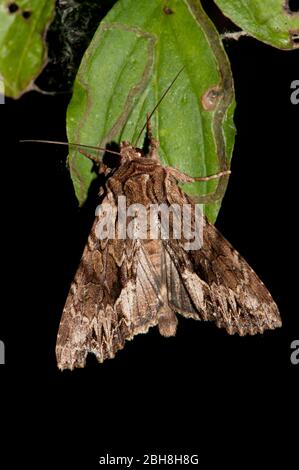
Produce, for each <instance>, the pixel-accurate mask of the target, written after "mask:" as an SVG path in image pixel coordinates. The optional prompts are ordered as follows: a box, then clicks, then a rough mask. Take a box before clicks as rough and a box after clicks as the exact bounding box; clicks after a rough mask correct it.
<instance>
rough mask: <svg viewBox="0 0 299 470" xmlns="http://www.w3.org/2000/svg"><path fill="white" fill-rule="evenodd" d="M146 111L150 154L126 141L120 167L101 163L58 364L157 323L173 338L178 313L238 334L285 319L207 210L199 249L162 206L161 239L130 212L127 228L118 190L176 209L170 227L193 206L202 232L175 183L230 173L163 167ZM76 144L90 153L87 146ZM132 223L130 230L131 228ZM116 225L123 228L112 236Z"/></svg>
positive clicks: (82, 358) (140, 201) (132, 199)
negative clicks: (96, 201)
mask: <svg viewBox="0 0 299 470" xmlns="http://www.w3.org/2000/svg"><path fill="white" fill-rule="evenodd" d="M167 91H168V90H166V92H167ZM164 96H165V93H164V95H163V96H162V98H163V97H164ZM162 98H161V100H162ZM161 100H160V101H161ZM160 101H159V103H160ZM159 103H158V104H159ZM158 104H157V105H158ZM157 105H156V107H157ZM156 107H155V109H156ZM155 109H154V110H155ZM152 113H153V112H152ZM152 113H151V114H152ZM150 116H151V115H150ZM150 116H148V119H147V121H146V126H147V137H148V141H149V145H148V151H147V152H146V153H145V154H144V153H143V151H142V150H141V149H139V148H137V147H135V146H133V145H131V144H130V143H129V142H127V141H124V142H122V143H121V145H120V152H119V153H118V152H115V153H116V154H117V157H118V161H117V164H116V165H115V167H114V169H113V170H111V169H108V168H105V167H102V172H103V173H104V176H105V185H104V189H102V190H101V205H100V206H99V211H98V213H97V217H96V218H95V221H94V224H93V226H92V229H91V232H90V235H89V237H88V240H87V244H86V246H85V249H84V251H83V255H82V258H81V262H80V264H79V267H78V270H77V272H76V274H75V277H74V280H73V282H72V284H71V287H70V291H69V294H68V297H67V299H66V304H65V307H64V310H63V313H62V318H61V322H60V326H59V331H58V336H57V344H56V356H57V364H58V367H59V369H61V370H63V369H71V370H72V369H74V368H76V367H84V366H85V364H86V358H87V355H88V354H89V353H93V354H94V355H95V356H96V358H97V360H98V361H99V362H103V361H104V360H105V359H109V358H110V359H111V358H114V357H115V354H116V353H117V351H119V350H120V349H122V348H123V347H124V346H125V342H126V341H128V340H131V339H132V338H133V337H134V336H135V335H137V334H139V333H146V332H147V331H148V330H149V328H150V327H153V326H157V327H158V329H159V332H160V333H161V335H163V336H165V337H170V336H174V335H175V334H176V329H177V323H178V316H179V315H182V316H184V317H186V318H192V319H194V320H202V321H212V322H214V323H215V324H216V326H217V327H219V328H225V329H226V331H227V332H228V333H229V334H234V333H237V334H239V335H241V336H243V335H246V334H249V335H254V334H256V333H263V332H264V331H265V330H267V329H274V328H277V327H280V326H281V318H280V314H279V311H278V308H277V305H276V304H275V302H274V301H273V299H272V297H271V295H270V293H269V292H268V290H267V288H266V287H265V285H264V284H263V282H262V281H261V280H260V279H259V278H258V276H257V275H256V274H255V272H254V271H253V270H252V269H251V267H250V266H249V265H248V264H247V262H246V261H245V260H244V258H242V257H241V256H240V254H239V253H238V252H237V251H236V250H235V249H234V248H233V247H232V245H231V244H230V243H229V242H228V241H227V240H226V239H225V238H224V237H223V236H222V235H221V234H220V233H219V231H218V230H217V229H216V228H215V227H214V226H213V225H212V224H211V223H209V221H208V220H207V219H206V218H205V217H204V216H203V214H202V213H201V220H202V221H203V223H202V225H200V227H201V229H202V230H201V240H200V246H198V247H196V249H189V248H190V243H189V244H188V240H189V239H186V236H185V234H184V233H182V234H181V236H178V235H177V234H174V230H172V231H171V230H170V232H169V234H168V235H169V236H167V237H166V236H164V235H165V231H164V232H163V228H164V227H163V223H162V219H161V214H160V217H159V214H158V216H157V214H156V218H155V219H154V228H155V229H158V230H156V235H157V233H158V235H157V236H155V237H153V236H152V232H151V230H150V229H149V228H148V227H147V221H148V219H146V221H145V223H144V224H140V223H139V224H138V223H135V222H136V217H134V214H131V215H130V216H129V217H128V219H127V220H125V230H124V220H123V213H121V212H122V211H120V210H119V200H120V199H121V198H125V200H126V207H135V208H136V207H137V208H142V209H143V215H144V214H145V215H146V216H148V215H150V211H151V208H152V207H153V206H159V207H164V209H168V208H172V207H176V210H177V214H178V215H175V214H172V215H173V217H172V218H170V219H169V220H170V226H171V227H170V228H172V229H174V228H177V227H174V225H176V226H177V225H178V226H181V225H182V222H183V221H182V219H183V215H184V208H186V207H189V208H191V211H189V219H188V220H189V225H190V226H191V228H192V231H193V232H192V233H195V235H196V233H197V232H196V230H198V225H197V220H196V214H197V213H198V212H197V206H196V204H195V202H194V200H193V199H192V198H191V197H189V196H188V195H187V194H185V193H184V192H183V190H182V189H181V188H180V187H179V183H187V182H188V183H189V182H194V181H205V180H208V179H211V178H218V177H226V175H227V173H229V172H227V171H226V172H222V173H219V174H217V175H212V176H208V177H199V178H193V177H190V176H188V175H186V174H184V173H182V172H180V171H178V170H177V169H175V168H171V167H164V166H162V164H161V163H160V160H159V156H158V146H159V143H158V142H157V140H155V139H154V137H153V135H152V131H151V127H150ZM81 147H84V146H81ZM80 152H81V153H83V154H84V155H86V156H87V157H89V158H91V159H93V156H92V155H90V154H88V153H86V152H85V151H84V150H82V149H81V150H80ZM112 153H114V152H112ZM103 168H104V169H103ZM105 209H109V211H108V212H109V216H108V221H109V224H108V225H109V230H108V231H107V234H106V236H102V235H103V234H102V233H99V227H100V228H101V229H103V227H104V225H105V224H104V223H103V219H104V217H105ZM137 219H138V218H137ZM175 221H176V223H175ZM106 222H107V218H106ZM128 225H130V229H131V231H130V232H131V236H130V237H128V236H126V235H127V232H126V229H127V228H128ZM140 225H142V226H140ZM102 231H103V230H102ZM100 232H101V230H100ZM124 232H125V233H124ZM119 233H121V234H122V235H121V236H116V234H118V235H119ZM111 234H112V235H113V236H111ZM141 234H142V236H141ZM109 235H110V236H109ZM189 241H190V240H189Z"/></svg>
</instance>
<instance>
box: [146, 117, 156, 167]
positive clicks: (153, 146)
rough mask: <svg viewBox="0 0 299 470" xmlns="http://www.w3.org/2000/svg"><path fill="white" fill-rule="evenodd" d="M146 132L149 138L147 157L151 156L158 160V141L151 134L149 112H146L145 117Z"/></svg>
mask: <svg viewBox="0 0 299 470" xmlns="http://www.w3.org/2000/svg"><path fill="white" fill-rule="evenodd" d="M146 134H147V138H148V140H149V147H150V148H149V157H150V158H153V159H154V160H159V156H158V147H159V142H158V141H157V140H156V139H155V138H154V136H153V132H152V125H151V121H150V115H149V113H148V114H147V119H146Z"/></svg>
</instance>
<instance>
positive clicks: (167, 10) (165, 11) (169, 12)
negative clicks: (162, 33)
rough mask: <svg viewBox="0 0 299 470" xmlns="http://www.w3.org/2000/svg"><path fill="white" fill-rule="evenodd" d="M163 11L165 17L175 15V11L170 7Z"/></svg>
mask: <svg viewBox="0 0 299 470" xmlns="http://www.w3.org/2000/svg"><path fill="white" fill-rule="evenodd" d="M163 11H164V13H165V15H172V14H173V13H174V11H173V10H172V9H171V8H169V7H164V8H163Z"/></svg>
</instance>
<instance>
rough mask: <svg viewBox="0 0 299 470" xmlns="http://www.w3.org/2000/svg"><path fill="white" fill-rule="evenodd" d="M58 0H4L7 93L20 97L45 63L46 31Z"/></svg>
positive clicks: (0, 70) (2, 57)
mask: <svg viewBox="0 0 299 470" xmlns="http://www.w3.org/2000/svg"><path fill="white" fill-rule="evenodd" d="M54 7H55V0H30V1H29V0H19V1H17V2H10V1H5V0H0V74H1V75H2V76H3V79H4V85H5V94H6V96H10V97H12V98H18V97H19V96H20V95H21V94H22V93H24V92H25V91H28V90H29V89H30V88H31V86H32V82H33V81H34V79H35V78H36V77H37V76H38V75H39V73H40V72H41V70H42V68H43V67H44V65H45V63H46V60H47V54H46V48H45V44H44V36H45V31H46V29H47V26H48V24H49V23H50V21H51V19H52V17H53V12H54Z"/></svg>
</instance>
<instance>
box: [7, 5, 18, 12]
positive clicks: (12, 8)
mask: <svg viewBox="0 0 299 470" xmlns="http://www.w3.org/2000/svg"><path fill="white" fill-rule="evenodd" d="M7 9H8V13H10V14H13V13H16V12H17V11H18V10H19V5H18V4H17V3H15V2H11V3H9V4H8V5H7Z"/></svg>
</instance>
